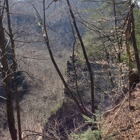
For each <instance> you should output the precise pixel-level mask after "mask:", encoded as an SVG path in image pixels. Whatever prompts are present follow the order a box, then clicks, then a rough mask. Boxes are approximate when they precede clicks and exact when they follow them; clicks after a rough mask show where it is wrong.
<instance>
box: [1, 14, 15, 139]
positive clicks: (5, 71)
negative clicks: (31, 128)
mask: <svg viewBox="0 0 140 140" xmlns="http://www.w3.org/2000/svg"><path fill="white" fill-rule="evenodd" d="M0 49H1V58H2V59H1V63H2V78H3V82H4V85H5V90H6V93H7V99H6V110H7V120H8V126H9V131H10V134H11V138H12V140H17V130H16V128H15V119H14V111H13V104H12V91H11V87H10V71H9V68H8V59H7V52H6V48H5V37H4V29H3V24H2V14H1V11H0Z"/></svg>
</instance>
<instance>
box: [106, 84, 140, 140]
mask: <svg viewBox="0 0 140 140" xmlns="http://www.w3.org/2000/svg"><path fill="white" fill-rule="evenodd" d="M128 97H129V96H128V93H127V94H126V96H125V97H124V98H123V99H122V101H121V102H120V103H119V104H118V105H117V106H116V107H114V108H113V109H112V110H110V111H108V112H107V113H105V115H104V123H103V124H104V130H105V131H104V132H105V138H104V139H105V140H108V139H109V138H110V139H113V140H139V139H140V133H139V132H140V118H139V115H140V83H139V84H137V86H136V88H135V89H133V91H132V92H131V99H130V104H131V107H130V108H129V98H128Z"/></svg>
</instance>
